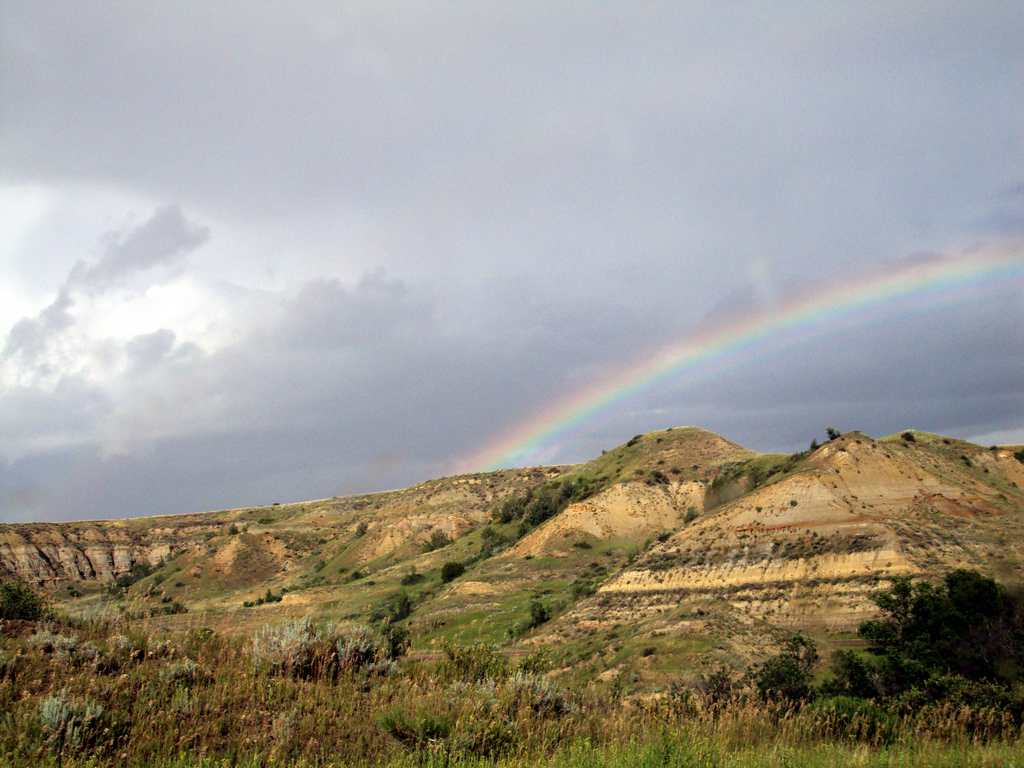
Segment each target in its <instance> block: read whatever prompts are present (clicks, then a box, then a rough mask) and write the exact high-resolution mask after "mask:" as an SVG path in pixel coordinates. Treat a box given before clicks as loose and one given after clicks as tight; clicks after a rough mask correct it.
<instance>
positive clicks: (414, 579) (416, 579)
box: [402, 566, 423, 587]
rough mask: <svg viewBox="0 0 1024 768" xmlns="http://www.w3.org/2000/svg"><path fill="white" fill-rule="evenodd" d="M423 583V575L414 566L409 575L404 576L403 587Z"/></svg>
mask: <svg viewBox="0 0 1024 768" xmlns="http://www.w3.org/2000/svg"><path fill="white" fill-rule="evenodd" d="M421 581H423V574H422V573H418V572H417V571H416V566H413V567H412V568H411V569H410V570H409V572H408V573H405V574H402V586H403V587H408V586H412V585H413V584H419V583H420V582H421Z"/></svg>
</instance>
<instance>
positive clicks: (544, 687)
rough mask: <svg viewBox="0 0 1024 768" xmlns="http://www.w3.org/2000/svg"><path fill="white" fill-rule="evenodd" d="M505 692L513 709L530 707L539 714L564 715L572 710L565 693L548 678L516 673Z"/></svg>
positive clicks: (509, 680) (506, 685)
mask: <svg viewBox="0 0 1024 768" xmlns="http://www.w3.org/2000/svg"><path fill="white" fill-rule="evenodd" d="M505 690H506V691H507V694H508V696H509V698H510V700H511V704H512V707H513V708H518V707H522V706H526V707H529V708H530V709H531V710H533V711H534V712H536V713H537V714H543V715H554V716H557V715H564V714H566V713H567V712H569V710H570V709H571V706H570V704H569V699H568V697H567V696H566V694H565V692H564V691H563V690H561V689H560V688H559V687H558V686H556V685H555V684H554V683H553V682H551V681H550V680H549V679H548V678H546V677H541V676H540V675H536V674H531V673H527V672H516V673H515V674H514V675H512V677H510V678H509V679H508V682H507V683H506V684H505Z"/></svg>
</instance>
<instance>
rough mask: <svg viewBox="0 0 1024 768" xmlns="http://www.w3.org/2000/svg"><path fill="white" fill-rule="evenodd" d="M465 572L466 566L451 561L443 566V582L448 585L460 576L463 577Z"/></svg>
mask: <svg viewBox="0 0 1024 768" xmlns="http://www.w3.org/2000/svg"><path fill="white" fill-rule="evenodd" d="M465 572H466V566H464V565H463V564H462V563H459V562H456V561H454V560H450V561H449V562H447V563H445V564H444V565H442V566H441V581H443V582H445V583H446V584H447V583H448V582H449V581H453V580H454V579H457V578H459V576H461V575H462V574H464V573H465Z"/></svg>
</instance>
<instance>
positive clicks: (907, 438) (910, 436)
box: [900, 432, 917, 443]
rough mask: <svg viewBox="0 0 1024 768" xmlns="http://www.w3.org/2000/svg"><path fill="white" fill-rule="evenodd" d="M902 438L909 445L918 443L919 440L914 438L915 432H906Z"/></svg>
mask: <svg viewBox="0 0 1024 768" xmlns="http://www.w3.org/2000/svg"><path fill="white" fill-rule="evenodd" d="M900 437H901V438H902V439H903V441H904V442H907V443H916V442H917V438H916V437H914V433H913V432H904V433H902V434H901V435H900Z"/></svg>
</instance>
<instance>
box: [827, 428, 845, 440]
mask: <svg viewBox="0 0 1024 768" xmlns="http://www.w3.org/2000/svg"><path fill="white" fill-rule="evenodd" d="M825 434H826V435H828V439H829V440H838V439H839V438H840V437H842V436H843V433H842V432H840V431H839V430H838V429H836V428H835V427H825Z"/></svg>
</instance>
